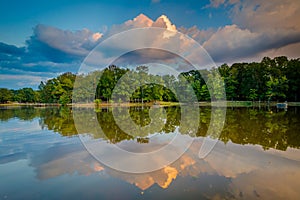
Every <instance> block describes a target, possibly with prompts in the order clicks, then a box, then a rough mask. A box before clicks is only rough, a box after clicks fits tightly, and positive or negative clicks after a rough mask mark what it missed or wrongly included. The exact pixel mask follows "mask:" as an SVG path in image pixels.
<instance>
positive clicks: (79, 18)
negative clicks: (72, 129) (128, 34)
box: [0, 0, 300, 89]
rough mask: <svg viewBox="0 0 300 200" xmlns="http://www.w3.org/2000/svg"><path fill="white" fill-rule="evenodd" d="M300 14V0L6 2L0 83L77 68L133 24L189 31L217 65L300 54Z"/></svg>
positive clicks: (23, 83)
mask: <svg viewBox="0 0 300 200" xmlns="http://www.w3.org/2000/svg"><path fill="white" fill-rule="evenodd" d="M299 19H300V2H299V0H272V1H263V0H203V1H200V0H190V1H189V0H184V1H183V0H176V1H175V0H173V1H171V0H131V1H125V0H108V1H106V0H102V1H96V0H72V1H69V0H61V1H46V0H39V1H35V0H28V1H16V0H10V1H8V0H1V1H0V88H1V87H6V88H11V89H18V88H23V87H32V88H35V89H36V88H37V87H38V85H39V83H40V82H41V81H46V80H47V79H50V78H53V77H56V76H57V75H59V74H62V73H64V72H68V71H71V72H73V73H76V72H77V71H78V68H79V66H80V64H81V63H82V61H83V60H84V58H85V57H86V56H87V55H88V54H89V52H90V51H91V50H93V49H94V48H95V47H96V46H97V45H98V44H99V43H101V42H102V41H104V40H105V39H106V38H108V37H109V36H112V35H114V34H117V33H120V32H122V31H125V30H130V29H133V28H143V27H161V28H165V29H167V30H170V31H174V32H180V33H183V34H187V35H188V36H189V37H191V38H192V39H193V40H195V41H196V42H198V43H199V44H200V45H201V46H202V47H203V48H204V49H205V50H206V51H207V52H208V54H209V55H210V56H211V58H212V59H213V61H214V62H215V63H216V64H217V65H220V64H222V63H228V64H232V63H234V62H253V61H260V60H261V59H262V58H263V57H265V56H269V57H276V56H281V55H284V56H287V57H288V58H299V57H300V55H299V54H300V23H299ZM155 42H158V43H159V42H160V41H155Z"/></svg>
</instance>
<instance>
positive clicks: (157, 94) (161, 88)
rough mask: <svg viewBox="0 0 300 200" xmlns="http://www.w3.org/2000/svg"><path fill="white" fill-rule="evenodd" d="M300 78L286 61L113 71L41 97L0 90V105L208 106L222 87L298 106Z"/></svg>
mask: <svg viewBox="0 0 300 200" xmlns="http://www.w3.org/2000/svg"><path fill="white" fill-rule="evenodd" d="M217 72H219V73H217ZM219 75H221V77H220V76H219ZM216 77H217V78H216ZM299 77H300V60H299V59H291V60H288V59H287V58H286V57H284V56H281V57H275V58H274V59H271V58H268V57H265V58H263V59H262V61H261V62H253V63H234V64H232V65H231V66H228V65H227V64H223V65H221V66H220V67H218V68H213V69H210V70H192V71H189V72H183V73H181V74H179V75H178V76H177V77H175V76H173V75H162V76H158V75H154V74H151V73H149V69H148V67H147V66H138V67H137V68H136V69H132V70H129V69H124V68H119V67H117V66H115V65H110V66H109V67H108V68H105V69H104V70H101V71H94V72H92V73H89V74H81V75H77V76H76V75H75V74H72V73H70V72H67V73H64V74H61V75H59V76H58V77H56V78H52V79H49V80H47V81H45V82H41V84H40V85H39V89H38V90H37V91H34V90H33V89H31V88H22V89H19V90H9V89H6V88H1V89H0V103H6V102H10V101H16V102H21V103H25V102H26V103H27V102H30V103H34V102H41V103H60V104H63V105H65V104H68V103H71V102H72V101H73V102H79V103H80V102H84V103H89V102H93V101H94V100H95V99H99V100H100V101H101V102H102V101H106V102H119V103H120V102H128V101H130V102H150V101H169V102H177V101H179V100H180V101H194V99H192V97H191V95H190V94H191V93H190V92H193V93H194V94H195V96H196V98H197V99H196V100H198V101H209V100H216V99H221V98H222V93H223V91H222V90H223V86H225V92H226V99H227V100H239V101H240V100H241V101H249V100H250V101H255V100H262V101H270V100H272V101H286V100H287V101H299V97H300V79H299ZM75 78H76V79H77V81H76V86H75V87H74V83H75ZM187 83H188V84H187ZM132 87H135V88H133V89H132ZM73 88H75V92H74V95H75V96H73Z"/></svg>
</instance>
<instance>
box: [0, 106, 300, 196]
mask: <svg viewBox="0 0 300 200" xmlns="http://www.w3.org/2000/svg"><path fill="white" fill-rule="evenodd" d="M113 109H116V110H113ZM157 109H158V110H157V112H155V113H154V114H153V115H154V118H156V119H163V120H162V122H163V126H152V127H151V126H149V124H151V119H150V115H151V111H150V113H149V110H150V108H147V107H144V108H143V109H142V108H141V107H131V108H103V109H84V108H81V112H80V113H81V115H82V116H79V117H80V119H81V120H80V122H81V123H82V124H79V126H81V127H84V130H85V133H86V134H88V135H89V136H90V137H91V138H92V139H94V140H101V141H104V142H106V143H107V144H109V145H118V147H120V148H122V149H124V150H127V151H130V152H149V151H155V150H157V149H159V148H161V147H162V146H163V145H165V144H166V143H168V142H169V141H171V140H172V138H173V137H174V134H175V133H177V134H178V133H179V134H181V135H182V137H189V138H193V139H194V142H193V144H192V146H191V147H190V148H189V149H188V150H187V151H186V152H185V153H184V154H183V155H182V156H181V157H180V158H179V159H178V160H176V162H174V163H172V164H170V165H169V166H165V167H164V168H162V169H160V170H157V171H153V172H149V173H142V174H133V173H124V172H120V171H117V170H114V169H111V168H109V167H107V166H105V165H104V164H102V163H100V162H98V161H97V160H96V159H95V158H93V157H92V156H91V155H90V154H89V153H88V152H87V151H86V149H85V147H84V146H83V144H82V143H81V141H80V139H79V137H78V134H82V133H81V132H80V131H78V130H77V128H78V125H77V126H75V125H74V118H73V115H72V112H73V111H72V110H71V109H69V108H63V107H61V108H34V107H28V108H2V109H1V110H0V152H1V153H0V177H1V180H0V199H58V198H60V199H61V198H73V199H83V198H90V199H91V198H97V199H158V198H164V199H279V198H281V199H299V198H300V192H299V189H298V188H300V182H299V180H300V150H299V147H300V131H299V124H300V123H299V122H300V113H299V110H298V108H297V107H291V108H289V109H288V110H287V111H283V110H277V109H271V110H268V109H259V108H228V109H227V112H226V113H227V116H226V122H225V126H224V129H223V131H222V134H221V135H220V136H218V135H216V136H212V137H215V138H214V139H218V140H219V141H218V143H217V145H216V146H215V148H214V149H213V151H212V152H211V153H210V154H209V155H208V156H207V157H206V158H205V159H200V158H199V157H198V153H199V149H200V147H201V144H202V143H203V139H204V138H205V137H206V135H207V130H208V126H209V123H210V120H211V109H210V108H206V107H201V108H200V118H199V121H198V122H199V127H198V128H197V130H196V132H193V131H191V130H194V129H193V128H194V127H193V126H183V125H182V123H181V120H182V119H181V112H180V110H181V108H180V107H167V108H157ZM114 112H115V113H118V117H120V119H124V120H123V121H124V123H123V124H119V123H116V119H115V117H114V114H113V113H114ZM126 113H129V115H130V118H131V119H132V121H133V122H134V123H135V124H136V125H138V126H140V127H146V128H144V129H143V132H141V131H137V130H136V129H134V128H132V126H129V125H128V124H126V123H125V122H126V115H125V114H126ZM123 114H124V116H123ZM95 116H96V121H97V123H98V124H97V125H99V126H100V127H101V129H102V130H103V132H102V133H99V132H98V131H97V130H96V129H95V128H94V127H95V120H94V119H95ZM122 117H123V118H122ZM152 117H153V116H152ZM185 120H187V124H188V122H189V119H185ZM190 120H191V121H193V120H192V118H191V119H190ZM76 121H77V120H76ZM157 123H160V122H159V121H157ZM160 125H161V124H160ZM216 126H217V124H216ZM155 127H161V128H160V129H159V130H157V128H155ZM124 129H126V131H124ZM124 159H126V158H124ZM133 164H136V163H133Z"/></svg>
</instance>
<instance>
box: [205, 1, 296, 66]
mask: <svg viewBox="0 0 300 200" xmlns="http://www.w3.org/2000/svg"><path fill="white" fill-rule="evenodd" d="M221 5H224V6H225V7H227V8H228V9H230V16H231V18H232V21H233V25H229V26H225V27H220V28H219V29H218V31H216V32H215V33H214V34H213V35H212V37H211V38H209V39H208V40H207V41H205V42H204V47H205V48H207V50H208V51H209V52H210V53H211V55H212V57H213V58H214V59H216V60H217V61H220V62H228V61H229V62H232V61H234V60H240V59H241V58H243V57H255V56H259V55H261V56H262V57H264V56H271V57H272V55H274V54H272V53H271V54H270V52H281V53H282V55H286V56H289V57H295V56H296V57H298V56H299V54H297V55H295V53H292V52H291V51H285V49H286V48H284V47H288V46H290V45H292V44H295V43H299V42H300V24H299V22H298V19H299V18H300V4H299V2H297V1H295V0H284V1H280V0H274V1H260V0H243V1H239V0H226V1H223V0H221V1H220V0H211V3H210V6H211V7H215V8H217V7H219V6H221ZM279 49H280V50H279ZM288 49H290V48H288ZM293 49H294V50H296V51H297V52H299V51H300V49H299V47H298V46H297V47H295V46H293ZM262 54H264V55H262Z"/></svg>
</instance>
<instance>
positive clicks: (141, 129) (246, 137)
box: [0, 106, 300, 150]
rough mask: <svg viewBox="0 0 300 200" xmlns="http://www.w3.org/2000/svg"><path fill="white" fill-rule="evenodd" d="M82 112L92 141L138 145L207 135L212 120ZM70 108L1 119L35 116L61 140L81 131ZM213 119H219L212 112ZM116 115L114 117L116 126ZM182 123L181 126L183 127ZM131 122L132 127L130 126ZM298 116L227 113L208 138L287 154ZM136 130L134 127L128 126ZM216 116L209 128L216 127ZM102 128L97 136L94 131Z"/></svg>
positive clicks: (150, 112)
mask: <svg viewBox="0 0 300 200" xmlns="http://www.w3.org/2000/svg"><path fill="white" fill-rule="evenodd" d="M78 109H80V112H79V115H77V117H78V118H79V119H80V120H76V121H79V122H80V124H79V126H81V127H83V128H84V132H85V133H89V134H90V135H91V136H92V137H93V138H102V139H105V140H107V141H109V142H110V143H119V142H121V141H123V140H134V141H136V142H138V143H141V144H142V143H149V142H151V137H149V136H150V135H151V134H157V133H159V134H168V133H173V132H174V131H176V129H177V128H178V130H179V132H180V133H181V134H189V135H190V136H191V137H205V136H206V135H207V134H208V133H207V131H208V127H209V126H210V122H211V112H212V110H211V108H210V107H200V115H199V116H200V117H199V125H198V129H197V130H194V129H195V127H197V124H195V120H194V118H193V116H194V114H195V113H192V111H189V110H186V112H189V113H191V114H190V115H186V116H185V117H184V119H181V117H182V109H183V108H182V107H178V106H174V107H164V108H150V107H144V108H141V107H129V108H126V107H118V108H102V109H97V110H94V109H88V108H78ZM72 112H73V111H72V109H70V108H68V107H52V108H50V107H47V108H34V107H26V108H9V109H0V121H7V120H10V119H12V118H18V119H20V120H33V119H34V118H39V124H40V126H41V128H47V129H49V130H53V131H55V132H58V133H60V134H61V135H62V136H73V135H77V134H78V133H81V132H80V131H78V130H77V129H76V128H77V126H78V124H76V126H75V124H74V118H73V114H72ZM214 112H216V113H215V115H214V116H218V110H215V111H214ZM116 116H117V118H118V120H117V122H116ZM182 120H184V123H182ZM129 121H131V123H128V122H129ZM299 122H300V118H299V113H297V112H292V111H287V112H284V111H277V110H272V111H270V110H260V109H258V108H252V109H249V108H235V109H227V116H226V122H225V125H224V128H223V131H222V134H221V136H220V137H219V136H218V135H215V136H214V135H213V134H210V137H214V138H218V137H219V138H218V139H219V140H221V141H223V142H224V143H227V142H228V141H231V142H233V143H236V144H242V145H244V144H253V145H260V146H262V147H263V148H264V149H265V150H267V149H269V148H273V149H278V150H286V149H287V148H288V147H291V148H299V147H300V134H299V129H298V125H299ZM133 124H134V125H135V126H132V125H133ZM219 125H220V124H219V123H218V117H216V118H215V119H214V121H213V124H212V126H215V127H216V128H217V127H218V126H219ZM95 127H101V129H102V131H101V132H99V131H98V129H97V128H95Z"/></svg>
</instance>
